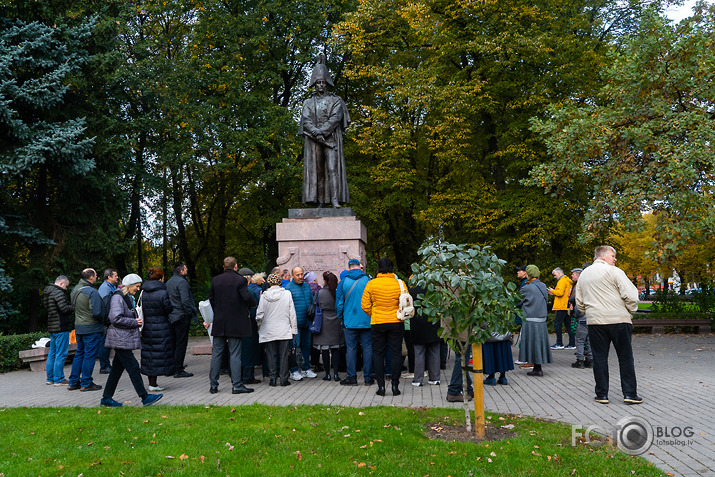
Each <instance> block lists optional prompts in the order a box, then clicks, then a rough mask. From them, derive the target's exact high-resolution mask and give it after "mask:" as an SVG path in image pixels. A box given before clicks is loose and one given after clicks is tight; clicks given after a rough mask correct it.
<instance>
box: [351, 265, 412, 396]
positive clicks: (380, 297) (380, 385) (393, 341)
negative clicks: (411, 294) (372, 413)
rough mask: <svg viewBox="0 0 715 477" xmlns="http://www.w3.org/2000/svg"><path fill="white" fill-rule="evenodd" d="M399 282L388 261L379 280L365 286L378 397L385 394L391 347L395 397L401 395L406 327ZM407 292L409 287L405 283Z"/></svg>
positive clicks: (379, 272) (364, 306)
mask: <svg viewBox="0 0 715 477" xmlns="http://www.w3.org/2000/svg"><path fill="white" fill-rule="evenodd" d="M400 282H402V280H400V279H399V278H397V276H396V275H395V274H394V273H393V268H392V262H391V261H390V259H389V258H381V259H380V260H379V261H378V262H377V277H376V278H373V279H372V280H370V281H369V282H368V283H367V285H366V286H365V291H364V292H363V295H362V301H361V303H360V304H361V306H362V309H363V311H365V313H367V314H368V315H369V316H370V325H371V328H372V353H373V354H372V357H373V363H374V366H375V379H377V395H378V396H384V395H385V352H386V350H387V348H388V347H389V350H390V359H391V361H392V363H391V365H392V394H393V395H395V396H399V395H400V388H399V384H400V372H401V370H402V339H403V337H404V334H405V324H404V323H403V322H402V321H400V320H398V319H397V310H398V309H399V308H400ZM402 285H403V286H404V287H405V289H407V286H406V285H405V284H404V282H402Z"/></svg>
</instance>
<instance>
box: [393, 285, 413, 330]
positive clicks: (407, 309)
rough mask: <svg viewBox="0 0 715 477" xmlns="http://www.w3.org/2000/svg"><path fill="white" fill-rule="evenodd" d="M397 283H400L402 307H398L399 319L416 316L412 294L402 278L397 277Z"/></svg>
mask: <svg viewBox="0 0 715 477" xmlns="http://www.w3.org/2000/svg"><path fill="white" fill-rule="evenodd" d="M395 279H396V280H397V283H399V284H400V307H399V308H398V309H397V319H398V320H400V321H405V320H409V319H410V318H412V317H413V316H415V306H414V303H413V301H412V295H410V292H408V291H407V289H406V288H405V285H404V284H403V283H402V280H400V279H399V278H397V277H395Z"/></svg>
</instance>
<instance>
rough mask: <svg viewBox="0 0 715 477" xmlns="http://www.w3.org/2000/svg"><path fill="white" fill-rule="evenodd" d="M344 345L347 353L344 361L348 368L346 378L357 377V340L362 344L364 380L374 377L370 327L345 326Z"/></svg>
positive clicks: (370, 379)
mask: <svg viewBox="0 0 715 477" xmlns="http://www.w3.org/2000/svg"><path fill="white" fill-rule="evenodd" d="M344 331H345V345H346V346H347V355H346V357H345V362H346V365H347V370H348V379H350V378H352V379H357V350H358V341H359V342H360V346H362V363H363V364H362V371H363V378H364V379H365V382H367V383H369V382H371V381H372V380H373V379H375V371H374V369H373V365H372V331H371V330H370V328H345V329H344Z"/></svg>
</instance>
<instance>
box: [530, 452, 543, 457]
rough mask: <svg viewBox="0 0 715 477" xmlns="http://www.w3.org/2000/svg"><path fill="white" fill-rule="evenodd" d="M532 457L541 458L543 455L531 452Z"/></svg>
mask: <svg viewBox="0 0 715 477" xmlns="http://www.w3.org/2000/svg"><path fill="white" fill-rule="evenodd" d="M531 455H534V456H536V457H541V454H537V453H536V451H531Z"/></svg>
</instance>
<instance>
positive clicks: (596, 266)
mask: <svg viewBox="0 0 715 477" xmlns="http://www.w3.org/2000/svg"><path fill="white" fill-rule="evenodd" d="M615 265H616V250H615V249H614V248H613V247H611V246H609V245H601V246H599V247H596V251H595V254H594V262H593V265H591V266H590V267H588V268H586V269H584V271H583V272H582V273H581V276H580V277H579V280H578V282H577V283H576V306H577V307H578V309H579V310H581V311H582V312H584V313H585V314H586V323H587V324H588V338H589V341H590V343H591V349H592V351H593V377H594V379H595V381H596V398H595V400H596V402H599V403H601V404H608V352H609V350H610V348H611V343H613V347H614V349H615V350H616V354H617V355H618V365H619V367H620V372H621V390H622V391H623V401H624V402H625V403H626V404H640V403H642V402H643V399H641V398H640V397H638V393H637V392H636V391H637V384H636V370H635V366H634V364H633V348H632V346H631V333H632V332H633V324H632V321H631V315H632V314H633V313H635V312H636V310H637V309H638V289H637V288H636V287H635V285H633V283H631V281H630V280H629V279H628V277H627V276H626V274H625V273H624V272H623V270H621V269H620V268H618V267H616V266H615Z"/></svg>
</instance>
